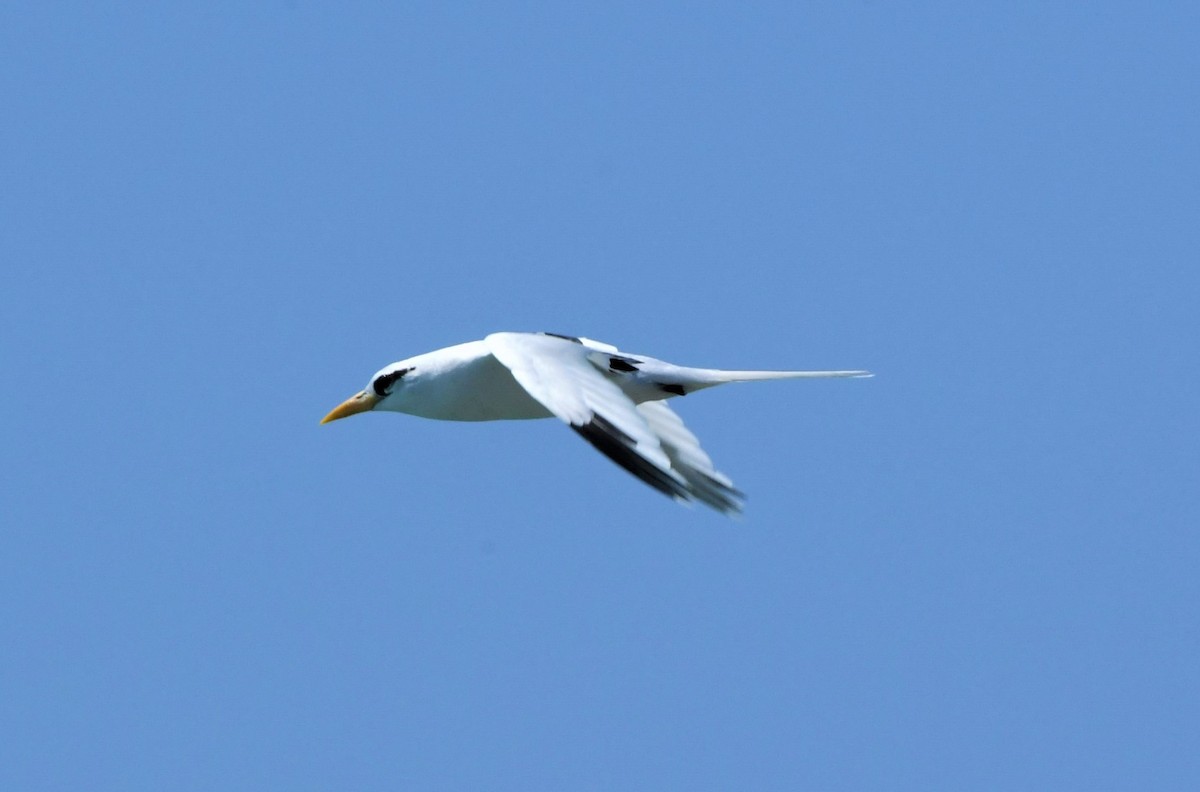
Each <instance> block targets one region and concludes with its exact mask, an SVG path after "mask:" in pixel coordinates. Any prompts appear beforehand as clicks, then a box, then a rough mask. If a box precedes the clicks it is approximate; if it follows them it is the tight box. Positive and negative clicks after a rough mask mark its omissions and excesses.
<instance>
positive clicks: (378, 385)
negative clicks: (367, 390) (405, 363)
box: [371, 368, 412, 397]
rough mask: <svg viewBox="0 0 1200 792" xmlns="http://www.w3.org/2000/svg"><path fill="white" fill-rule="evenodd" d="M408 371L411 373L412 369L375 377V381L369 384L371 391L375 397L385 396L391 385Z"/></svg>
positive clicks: (398, 370)
mask: <svg viewBox="0 0 1200 792" xmlns="http://www.w3.org/2000/svg"><path fill="white" fill-rule="evenodd" d="M410 371H412V369H406V368H402V369H396V370H395V371H393V372H390V373H388V374H384V375H383V376H380V377H376V378H375V381H374V382H372V383H371V390H373V391H375V395H376V396H380V397H383V396H387V395H388V393H389V392H390V391H391V388H392V385H393V383H395V382H396V380H398V379H400V378H401V377H403V376H404V375H405V374H407V373H408V372H410Z"/></svg>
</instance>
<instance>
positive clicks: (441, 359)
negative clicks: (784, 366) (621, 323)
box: [321, 332, 873, 516]
mask: <svg viewBox="0 0 1200 792" xmlns="http://www.w3.org/2000/svg"><path fill="white" fill-rule="evenodd" d="M870 376H873V375H872V374H871V372H869V371H725V370H720V369H709V368H689V367H687V366H677V365H675V364H672V363H667V362H665V361H662V360H658V359H655V358H652V357H649V356H647V355H640V354H628V353H625V352H622V351H620V350H618V349H617V347H615V346H612V345H610V344H604V343H601V342H599V341H594V340H592V339H589V338H583V337H580V336H570V335H562V334H559V333H525V332H505V333H492V334H491V335H488V336H486V337H485V338H483V339H482V340H480V341H469V342H467V343H465V344H456V345H454V346H449V347H445V348H444V349H438V350H435V351H433V352H426V353H425V354H421V355H417V356H415V357H410V358H407V359H405V360H400V361H397V362H395V363H392V364H390V365H388V366H385V367H384V368H382V369H380V370H379V371H378V372H376V373H375V375H374V376H372V377H371V381H370V383H368V385H367V387H366V388H365V389H363V390H361V391H359V392H358V393H356V394H354V395H353V396H351V397H350V398H349V399H346V400H345V401H344V402H342V403H341V404H339V405H338V406H337V407H334V408H333V409H332V410H331V411H330V412H329V414H328V415H326V416H325V417H324V418H323V419H322V420H321V423H322V424H327V423H329V422H331V421H336V420H339V419H341V418H346V417H349V416H351V415H356V414H358V413H365V412H369V411H374V412H381V411H386V412H399V413H406V414H409V415H415V416H419V417H422V418H432V419H435V420H442V421H511V420H526V419H535V418H558V419H560V420H561V421H563V422H564V423H566V424H567V425H568V426H570V427H571V429H573V430H575V432H576V433H578V434H579V435H580V436H581V437H582V438H583V439H584V440H586V441H587V442H588V443H590V444H591V445H592V446H593V447H595V449H596V450H598V451H599V452H600V453H602V454H604V455H605V456H607V457H608V458H609V459H611V460H612V461H613V462H615V463H616V464H618V465H620V466H621V467H622V468H624V469H625V470H627V471H629V472H630V473H632V474H633V475H634V476H636V477H637V478H638V479H640V480H641V481H642V482H644V483H646V484H648V485H649V486H650V487H653V488H654V489H655V490H658V491H659V492H661V493H663V494H664V495H667V496H669V497H671V498H673V499H675V500H676V501H679V502H682V503H686V504H690V503H694V502H699V503H702V504H704V505H706V506H709V507H711V508H712V509H715V510H716V511H718V512H720V513H722V514H725V515H729V516H737V515H739V514H741V512H742V510H743V507H744V501H745V498H746V496H745V494H744V493H743V492H741V491H740V490H738V489H737V488H736V487H734V486H733V482H732V481H731V480H730V478H729V477H728V476H726V475H725V474H724V473H721V472H720V471H718V470H717V469H716V468H715V467H714V466H713V462H712V459H710V458H709V456H708V454H706V453H705V452H704V450H703V449H702V448H701V447H700V441H699V440H698V439H697V438H696V436H695V435H694V434H692V432H691V431H689V430H688V428H687V427H686V426H684V424H683V421H682V420H681V419H680V418H679V416H678V415H676V414H675V412H674V411H673V410H672V409H671V408H670V407H668V406H667V404H666V402H667V401H668V400H671V399H677V398H680V397H683V396H688V395H690V394H692V393H694V392H696V391H699V390H704V389H705V388H711V387H713V386H715V385H724V384H726V383H729V382H749V381H756V380H777V379H801V378H818V377H870Z"/></svg>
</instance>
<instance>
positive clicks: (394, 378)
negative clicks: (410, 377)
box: [321, 362, 413, 424]
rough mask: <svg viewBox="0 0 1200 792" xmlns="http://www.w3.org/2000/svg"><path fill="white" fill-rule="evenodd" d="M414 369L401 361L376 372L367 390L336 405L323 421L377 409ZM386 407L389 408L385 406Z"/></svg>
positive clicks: (397, 389)
mask: <svg viewBox="0 0 1200 792" xmlns="http://www.w3.org/2000/svg"><path fill="white" fill-rule="evenodd" d="M412 370H413V367H411V366H405V365H404V363H403V362H401V363H393V364H392V365H390V366H388V367H387V368H385V369H382V370H380V371H378V372H376V374H375V376H374V377H371V384H370V385H368V386H367V387H366V390H361V391H359V392H358V393H356V394H354V395H353V396H351V397H350V398H349V399H346V401H344V402H342V403H341V404H339V405H338V406H337V407H334V408H333V409H332V410H330V411H329V415H326V416H325V417H324V418H322V419H321V423H323V424H327V423H329V422H330V421H336V420H337V419H339V418H346V417H348V416H351V415H354V414H356V413H361V412H367V411H369V410H374V409H376V408H377V407H379V406H380V405H381V404H382V403H383V402H385V401H388V400H389V399H392V398H393V397H394V396H395V394H396V392H397V391H399V390H400V388H401V387H402V386H403V381H404V375H406V374H408V373H409V372H410V371H412ZM384 409H387V408H386V407H384Z"/></svg>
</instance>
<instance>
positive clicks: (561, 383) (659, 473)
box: [485, 333, 712, 502]
mask: <svg viewBox="0 0 1200 792" xmlns="http://www.w3.org/2000/svg"><path fill="white" fill-rule="evenodd" d="M485 341H486V343H487V345H488V349H489V350H491V353H492V355H494V356H495V358H496V359H497V360H499V361H500V362H501V363H502V364H504V365H505V366H506V367H507V368H508V370H509V371H511V372H512V375H513V377H515V378H516V380H517V382H518V383H520V385H521V387H523V388H524V389H525V390H526V391H527V392H528V393H529V395H530V396H532V397H533V398H534V399H536V400H537V401H538V402H540V403H541V404H542V406H544V407H545V408H546V409H547V410H549V411H550V412H552V413H554V415H556V416H557V417H559V418H560V419H562V420H563V421H565V422H566V423H567V424H568V425H569V426H570V427H571V428H572V429H574V430H575V431H576V432H578V433H579V434H580V435H581V436H582V437H583V439H585V440H587V441H588V442H589V443H591V444H592V445H593V446H594V447H595V448H596V450H598V451H599V452H600V453H602V454H604V455H605V456H607V457H608V458H609V459H611V460H612V461H614V462H616V463H617V464H618V465H620V466H621V467H623V468H625V469H626V470H628V471H629V472H630V473H632V474H633V475H635V476H637V477H638V478H639V479H641V480H642V481H644V482H645V483H647V484H649V485H650V486H651V487H654V488H655V489H656V490H658V491H659V492H662V493H664V494H666V495H669V496H671V497H672V498H676V499H677V500H690V499H691V498H692V497H697V495H693V493H692V492H691V490H690V488H689V486H688V485H689V482H688V480H687V478H686V475H681V473H680V472H676V471H675V470H673V469H672V464H671V457H670V456H669V453H668V451H666V450H665V449H664V448H663V444H662V443H660V442H659V438H658V436H657V435H656V434H655V433H654V431H652V429H651V427H650V425H649V424H648V423H647V420H646V417H645V416H644V414H643V413H641V412H639V411H638V409H637V407H636V406H635V405H634V403H633V401H632V400H630V398H629V397H628V396H626V395H625V394H624V393H623V392H622V391H621V389H620V388H619V387H618V386H617V385H616V384H615V383H614V382H612V381H611V380H609V379H608V378H607V377H606V376H604V375H603V374H601V373H600V371H599V370H598V369H597V368H596V367H595V366H593V365H592V363H591V362H590V361H589V360H588V352H589V349H588V347H587V346H585V345H584V344H582V343H577V342H575V341H573V340H569V339H565V338H560V337H558V336H551V335H541V334H536V335H535V334H533V333H493V334H492V335H490V336H488V337H487V338H486V339H485ZM676 420H678V419H676ZM680 426H682V424H680ZM684 431H685V432H686V431H687V430H686V429H685V430H684ZM689 436H690V433H689ZM692 441H693V443H694V442H695V437H692ZM696 449H697V450H699V446H698V445H697V446H696ZM700 453H701V454H703V452H700ZM705 459H707V457H705ZM711 466H712V465H711V463H709V467H710V468H711ZM705 502H707V501H705Z"/></svg>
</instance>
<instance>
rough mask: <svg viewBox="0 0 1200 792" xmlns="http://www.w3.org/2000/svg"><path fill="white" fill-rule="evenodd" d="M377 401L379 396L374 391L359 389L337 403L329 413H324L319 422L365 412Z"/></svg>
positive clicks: (325, 422)
mask: <svg viewBox="0 0 1200 792" xmlns="http://www.w3.org/2000/svg"><path fill="white" fill-rule="evenodd" d="M378 401H379V397H378V396H376V395H375V394H374V393H367V392H366V391H359V392H358V393H356V394H354V395H353V396H351V397H350V398H349V399H346V401H344V402H342V403H341V404H339V405H338V406H337V407H334V408H333V409H332V410H330V411H329V415H326V416H325V417H324V418H322V419H321V423H323V424H327V423H329V422H330V421H336V420H337V419H338V418H345V417H346V416H348V415H354V414H355V413H360V412H367V411H368V410H372V409H374V408H375V404H376V403H377V402H378Z"/></svg>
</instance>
